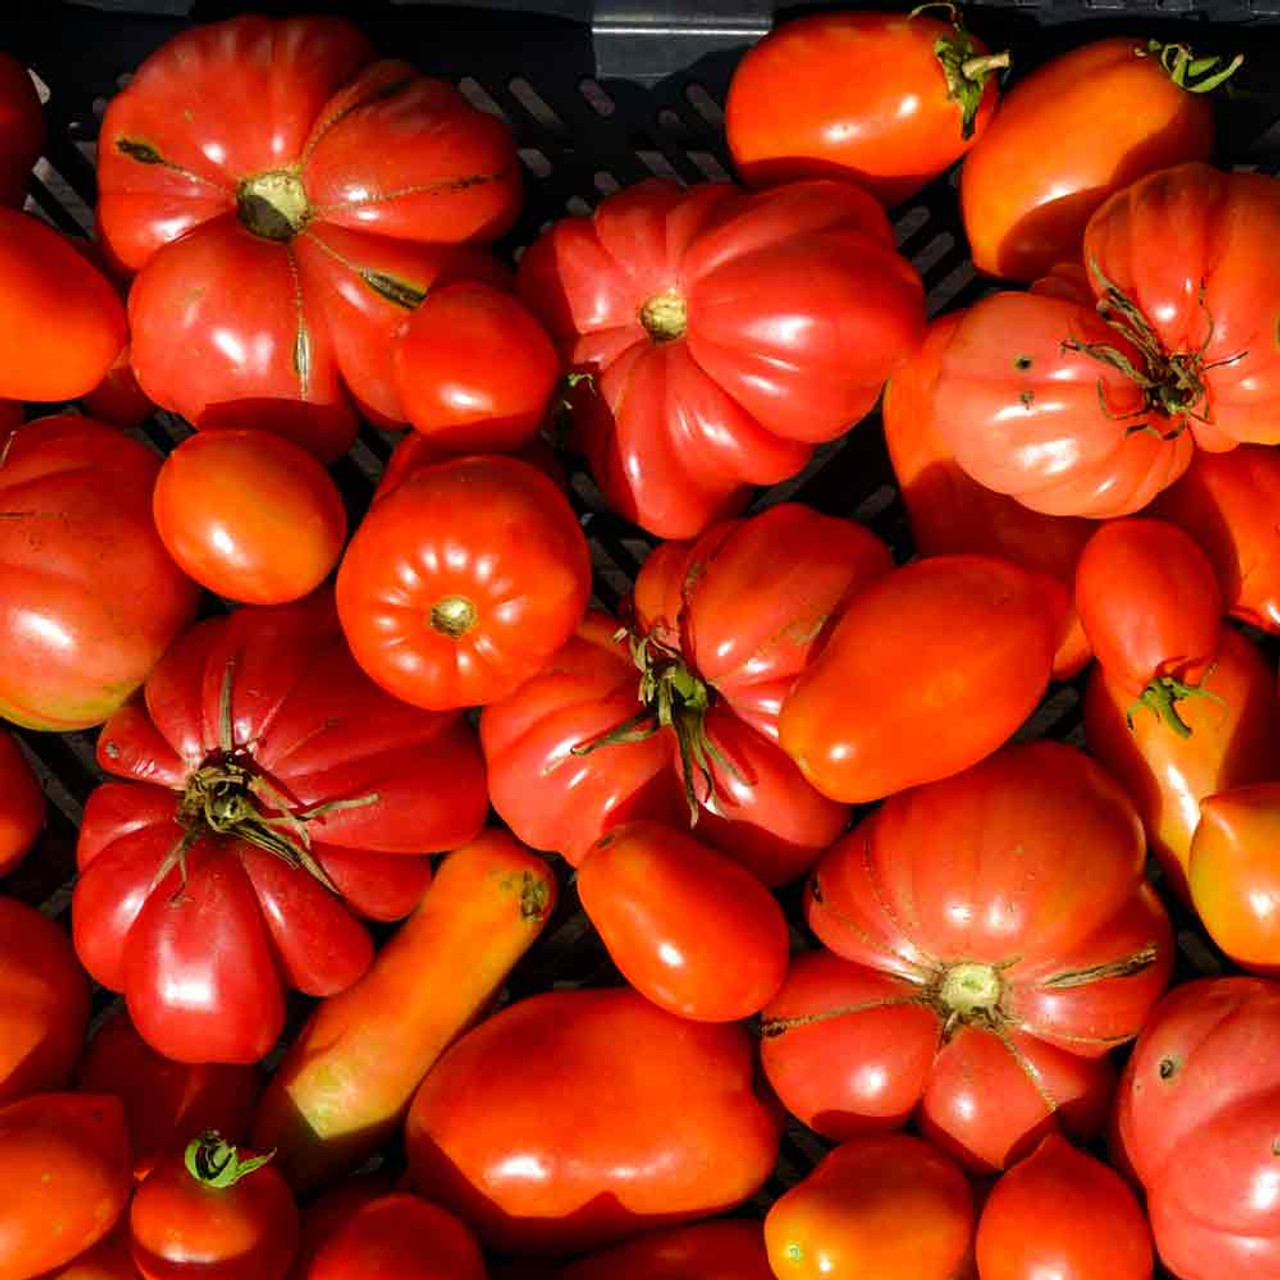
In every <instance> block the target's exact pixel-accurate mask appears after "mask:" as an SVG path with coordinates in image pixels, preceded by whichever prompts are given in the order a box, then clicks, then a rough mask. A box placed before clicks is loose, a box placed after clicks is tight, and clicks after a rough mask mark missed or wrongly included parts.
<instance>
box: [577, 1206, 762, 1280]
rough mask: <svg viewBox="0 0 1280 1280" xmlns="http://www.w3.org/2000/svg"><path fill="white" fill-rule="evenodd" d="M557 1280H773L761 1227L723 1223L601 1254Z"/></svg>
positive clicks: (671, 1230)
mask: <svg viewBox="0 0 1280 1280" xmlns="http://www.w3.org/2000/svg"><path fill="white" fill-rule="evenodd" d="M557 1280H773V1271H772V1270H771V1269H770V1267H769V1258H768V1254H767V1253H766V1252H765V1247H764V1233H763V1232H762V1231H761V1229H760V1224H759V1223H758V1222H747V1221H739V1220H731V1221H727V1220H721V1221H717V1222H696V1223H694V1224H693V1225H692V1226H687V1227H668V1228H667V1229H666V1230H664V1231H651V1232H649V1233H648V1234H647V1235H643V1236H638V1237H637V1238H636V1239H634V1240H628V1241H627V1242H626V1243H625V1244H619V1245H614V1246H613V1248H611V1249H598V1250H597V1251H596V1252H595V1253H589V1254H588V1255H587V1256H586V1257H585V1258H580V1259H578V1261H576V1262H571V1263H569V1265H568V1266H566V1267H564V1268H563V1269H562V1270H561V1271H560V1272H558V1275H557Z"/></svg>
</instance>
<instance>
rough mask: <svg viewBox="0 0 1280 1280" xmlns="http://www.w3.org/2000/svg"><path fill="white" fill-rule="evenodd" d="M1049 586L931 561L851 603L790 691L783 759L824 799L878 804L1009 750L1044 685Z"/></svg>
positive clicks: (973, 562)
mask: <svg viewBox="0 0 1280 1280" xmlns="http://www.w3.org/2000/svg"><path fill="white" fill-rule="evenodd" d="M1066 617H1067V596H1066V592H1065V591H1064V590H1063V588H1062V586H1061V585H1060V584H1059V583H1057V582H1055V581H1054V580H1053V579H1052V578H1049V577H1046V576H1045V575H1043V574H1031V573H1028V572H1027V571H1026V570H1025V569H1020V568H1018V566H1017V565H1015V564H1013V563H1011V562H1010V561H1007V560H1000V559H996V558H995V557H994V556H971V555H964V556H936V557H934V558H933V559H929V560H922V561H919V562H918V563H916V564H912V565H908V566H907V567H906V568H904V569H898V570H896V571H895V572H894V573H891V574H889V575H887V576H886V577H884V578H881V579H880V580H879V581H878V582H874V583H872V584H871V585H870V586H869V587H867V588H866V589H864V590H863V591H862V592H861V593H860V594H859V595H858V596H857V597H856V598H855V599H854V601H853V603H852V604H851V605H850V606H849V608H848V610H847V611H846V612H845V614H844V616H843V617H842V618H841V619H840V622H839V625H838V626H837V627H836V629H835V630H834V631H833V632H832V634H831V638H830V640H829V641H828V642H827V645H826V647H825V648H824V649H823V650H822V652H821V654H819V656H818V658H817V659H816V660H815V661H814V662H813V663H812V665H811V666H810V667H809V668H808V669H807V670H806V671H805V672H804V673H803V674H802V675H801V676H800V678H799V679H798V680H797V681H796V683H795V685H794V686H793V687H792V690H791V693H790V694H789V695H788V697H787V699H786V702H785V703H784V704H783V708H782V718H781V721H780V730H781V742H782V747H783V750H785V751H786V752H787V754H788V755H790V756H791V758H792V759H793V760H794V761H795V762H796V763H797V764H798V765H799V766H800V771H801V772H802V773H803V774H804V776H805V777H806V778H807V779H808V780H809V781H810V782H811V783H812V784H813V785H814V786H815V787H817V789H818V790H819V791H821V792H822V793H823V795H827V796H831V797H832V798H833V799H836V800H842V801H844V802H846V803H860V802H863V801H868V800H878V799H880V798H881V797H883V796H887V795H891V794H892V793H893V792H895V791H901V790H902V789H903V788H904V787H911V786H916V785H917V784H919V783H922V782H932V781H933V780H934V779H937V778H945V777H947V776H948V775H949V774H953V773H958V772H959V771H960V770H961V769H967V768H968V767H969V766H970V765H973V764H977V762H978V761H979V760H981V759H983V758H984V757H986V756H988V755H990V754H991V752H993V751H994V750H995V749H996V748H997V747H999V746H1000V745H1001V744H1002V743H1004V742H1005V741H1006V740H1007V739H1008V738H1010V737H1011V736H1012V735H1013V733H1014V731H1015V730H1016V729H1017V728H1018V727H1019V726H1020V725H1021V724H1022V722H1023V721H1024V720H1025V719H1026V718H1027V716H1029V715H1030V714H1031V712H1032V711H1033V710H1034V708H1035V705H1036V703H1037V702H1038V701H1039V699H1040V695H1041V694H1042V693H1044V690H1045V687H1046V685H1048V683H1049V673H1050V671H1051V670H1052V666H1053V655H1054V652H1055V651H1056V649H1057V648H1058V644H1059V642H1060V640H1061V638H1062V634H1063V630H1064V626H1065V621H1066Z"/></svg>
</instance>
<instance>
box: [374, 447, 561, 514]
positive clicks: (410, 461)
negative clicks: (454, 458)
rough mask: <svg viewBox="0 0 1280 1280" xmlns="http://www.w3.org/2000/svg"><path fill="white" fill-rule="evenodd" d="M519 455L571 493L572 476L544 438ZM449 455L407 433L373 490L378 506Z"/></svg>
mask: <svg viewBox="0 0 1280 1280" xmlns="http://www.w3.org/2000/svg"><path fill="white" fill-rule="evenodd" d="M515 456H516V457H517V458H519V459H520V460H521V461H522V462H527V463H528V464H529V465H530V466H531V467H537V468H538V470H539V471H542V472H545V473H546V475H548V476H550V477H551V479H552V480H553V481H555V483H556V485H557V486H558V487H559V488H560V489H562V490H563V491H564V492H565V493H568V492H569V477H568V475H567V473H566V472H565V469H564V468H563V467H562V466H561V465H560V460H559V458H558V457H557V456H556V451H555V449H553V448H552V447H551V445H550V444H548V443H547V441H546V440H544V439H543V438H542V437H541V436H537V437H535V438H534V439H533V440H531V441H530V442H529V443H528V444H526V445H524V446H523V447H522V448H519V449H517V450H516V451H515ZM448 457H449V454H448V453H446V452H444V451H442V450H441V449H440V447H439V446H438V445H436V444H435V443H434V441H432V440H431V439H430V438H429V437H428V436H424V435H423V434H422V432H420V431H406V432H405V434H404V435H403V436H402V437H401V439H400V443H399V444H397V445H396V447H395V448H394V449H393V450H392V451H391V457H390V458H388V459H387V465H386V466H385V467H384V468H383V470H382V478H381V479H380V480H379V481H378V487H377V488H376V489H375V490H374V491H373V501H374V503H375V504H376V503H379V502H381V501H382V499H383V498H386V497H388V496H390V495H391V494H392V493H394V492H395V491H396V490H397V489H398V488H399V487H400V486H401V485H402V484H403V483H404V482H405V481H406V480H407V479H408V478H409V476H410V475H411V474H412V473H413V472H415V471H417V470H418V469H419V468H421V467H430V466H434V465H435V464H436V463H437V462H443V461H445V459H446V458H448Z"/></svg>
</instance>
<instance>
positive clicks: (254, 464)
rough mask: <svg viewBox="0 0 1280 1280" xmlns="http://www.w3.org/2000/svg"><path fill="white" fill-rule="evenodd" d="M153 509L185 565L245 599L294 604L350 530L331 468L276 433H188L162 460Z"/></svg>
mask: <svg viewBox="0 0 1280 1280" xmlns="http://www.w3.org/2000/svg"><path fill="white" fill-rule="evenodd" d="M152 510H153V512H154V515H155V521H156V528H157V529H158V530H159V533H160V537H161V539H162V540H163V541H164V544H165V547H166V548H167V549H168V552H169V554H170V555H171V556H172V557H173V558H174V560H175V561H177V563H178V566H179V567H180V568H181V569H182V570H183V572H185V573H186V574H188V575H189V576H190V577H192V578H194V579H195V580H196V581H197V582H198V583H200V585H201V586H203V587H207V588H208V589H209V590H210V591H213V592H216V593H217V594H218V595H220V596H225V597H226V598H227V599H229V600H238V601H241V602H242V603H245V604H287V603H289V602H290V601H293V600H300V599H301V598H302V597H303V596H305V595H307V594H309V593H310V592H312V591H314V590H315V589H316V588H317V587H318V586H319V585H320V584H321V583H322V582H323V581H324V580H325V578H327V577H328V576H329V571H330V570H331V569H332V568H333V567H334V565H335V564H337V562H338V556H339V555H340V553H341V551H342V544H343V543H344V542H345V541H346V536H347V514H346V510H345V509H344V507H343V505H342V496H341V495H340V494H339V493H338V487H337V485H335V484H334V483H333V480H332V479H331V478H330V477H329V474H328V472H326V471H325V469H324V467H322V466H321V465H320V463H319V462H317V461H316V460H315V458H314V457H312V456H311V454H309V453H308V452H307V451H306V450H305V449H303V448H302V447H301V446H300V445H296V444H294V443H293V442H292V441H290V440H286V439H284V438H283V437H281V436H277V435H273V434H272V433H271V432H269V431H214V432H205V433H203V434H197V435H194V436H192V437H191V438H190V439H188V440H184V441H183V442H182V444H180V445H179V446H178V447H177V448H176V449H175V450H174V451H173V452H172V453H171V454H169V456H168V457H167V458H166V459H165V461H164V465H163V466H162V467H161V468H160V474H159V476H158V477H157V478H156V487H155V492H154V495H153V497H152Z"/></svg>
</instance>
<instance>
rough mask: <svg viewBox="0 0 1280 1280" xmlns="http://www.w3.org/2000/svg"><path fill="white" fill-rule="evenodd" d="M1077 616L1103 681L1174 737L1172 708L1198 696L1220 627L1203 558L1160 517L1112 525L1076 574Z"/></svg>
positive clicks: (1097, 537)
mask: <svg viewBox="0 0 1280 1280" xmlns="http://www.w3.org/2000/svg"><path fill="white" fill-rule="evenodd" d="M1076 611H1077V612H1078V613H1079V615H1080V621H1081V622H1082V623H1083V624H1084V630H1085V634H1086V635H1087V636H1088V637H1089V643H1090V644H1091V645H1092V646H1093V651H1094V653H1095V654H1096V655H1097V658H1098V662H1099V664H1100V665H1101V666H1102V667H1103V669H1104V670H1105V671H1106V672H1107V676H1108V678H1109V679H1110V680H1111V681H1112V682H1113V683H1114V684H1115V685H1116V686H1117V687H1119V688H1121V689H1125V690H1127V691H1128V692H1129V693H1130V695H1131V696H1132V697H1133V698H1135V699H1136V701H1135V703H1134V704H1133V706H1132V708H1131V709H1130V710H1131V713H1134V714H1137V713H1139V712H1140V711H1142V710H1144V709H1145V710H1146V711H1148V712H1150V713H1151V714H1153V715H1155V716H1156V717H1157V718H1158V719H1160V720H1163V721H1164V722H1165V724H1166V725H1168V727H1169V728H1170V729H1171V730H1172V731H1173V732H1174V733H1177V734H1179V735H1180V736H1181V737H1184V738H1185V737H1187V736H1189V735H1190V733H1191V730H1190V729H1189V728H1188V727H1187V724H1186V721H1185V720H1183V718H1182V716H1181V714H1180V713H1179V711H1178V707H1179V705H1180V704H1181V703H1182V702H1183V701H1184V700H1185V699H1187V698H1193V697H1196V696H1197V695H1201V694H1202V691H1201V690H1200V689H1199V687H1198V686H1199V684H1200V681H1201V680H1202V679H1203V678H1204V676H1205V674H1206V672H1207V671H1208V669H1209V665H1210V663H1211V661H1212V659H1213V652H1214V649H1215V648H1216V647H1217V643H1218V632H1219V629H1220V627H1221V624H1222V592H1221V591H1220V590H1219V589H1218V580H1217V578H1216V577H1215V576H1214V573H1213V565H1211V564H1210V563H1209V558H1208V556H1206V555H1205V553H1204V552H1203V551H1201V550H1200V548H1199V547H1198V546H1196V544H1195V542H1194V541H1193V540H1192V538H1191V536H1190V535H1189V534H1186V533H1183V531H1182V530H1181V529H1179V528H1178V527H1177V526H1176V525H1173V524H1169V523H1168V522H1167V521H1165V520H1149V519H1137V518H1134V519H1129V520H1112V521H1109V522H1108V523H1107V524H1104V525H1103V526H1102V528H1100V529H1099V530H1098V531H1097V533H1095V534H1094V535H1093V537H1092V538H1090V539H1089V543H1088V545H1087V546H1086V547H1085V549H1084V551H1083V553H1082V554H1081V556H1080V564H1079V566H1078V567H1077V569H1076Z"/></svg>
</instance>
